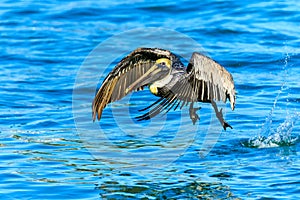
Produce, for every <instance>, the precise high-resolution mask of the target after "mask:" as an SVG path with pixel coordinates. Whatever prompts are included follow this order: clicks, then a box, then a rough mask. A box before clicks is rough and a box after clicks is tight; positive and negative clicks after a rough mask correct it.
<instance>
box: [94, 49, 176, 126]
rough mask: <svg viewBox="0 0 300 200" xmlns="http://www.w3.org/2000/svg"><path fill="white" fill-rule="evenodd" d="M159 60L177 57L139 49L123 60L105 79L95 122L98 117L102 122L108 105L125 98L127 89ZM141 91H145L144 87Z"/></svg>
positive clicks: (168, 52)
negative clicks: (103, 112)
mask: <svg viewBox="0 0 300 200" xmlns="http://www.w3.org/2000/svg"><path fill="white" fill-rule="evenodd" d="M159 58H169V59H170V60H171V61H172V60H173V59H176V56H175V55H174V54H172V53H171V52H170V51H167V50H164V49H158V48H138V49H136V50H134V51H133V52H131V53H130V54H129V55H128V56H126V57H125V58H123V59H122V60H121V61H120V62H119V63H118V64H117V65H116V67H115V68H114V69H113V70H112V71H111V72H110V73H109V74H108V76H107V77H106V78H105V79H104V81H103V83H102V85H101V87H100V89H99V90H98V92H97V94H96V96H95V98H94V101H93V105H92V111H93V120H95V118H96V115H97V118H98V120H100V118H101V115H102V111H103V109H104V108H105V107H106V105H107V104H108V103H110V102H114V101H117V100H119V99H121V98H123V97H124V96H125V95H126V92H125V90H126V88H128V87H129V86H130V85H131V84H132V83H134V82H135V81H136V80H137V79H138V78H139V77H141V76H142V75H143V74H145V73H146V72H147V71H148V70H149V69H150V68H151V67H152V66H153V64H154V63H155V61H156V60H157V59H159ZM139 89H143V86H142V87H141V88H139Z"/></svg>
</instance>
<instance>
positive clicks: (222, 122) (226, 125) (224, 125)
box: [211, 100, 232, 130]
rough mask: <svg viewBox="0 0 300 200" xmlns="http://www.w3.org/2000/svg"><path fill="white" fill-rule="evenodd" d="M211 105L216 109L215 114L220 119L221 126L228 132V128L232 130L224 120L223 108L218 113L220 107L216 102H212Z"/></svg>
mask: <svg viewBox="0 0 300 200" xmlns="http://www.w3.org/2000/svg"><path fill="white" fill-rule="evenodd" d="M211 105H212V106H213V107H214V110H215V113H216V116H217V118H218V119H219V121H220V123H221V125H222V126H223V128H224V130H226V128H227V127H229V128H231V129H232V126H230V125H229V124H228V123H227V122H226V121H225V120H224V118H223V113H222V110H223V108H221V109H220V111H218V106H217V104H216V102H214V101H213V100H212V101H211Z"/></svg>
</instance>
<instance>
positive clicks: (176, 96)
mask: <svg viewBox="0 0 300 200" xmlns="http://www.w3.org/2000/svg"><path fill="white" fill-rule="evenodd" d="M145 86H149V89H150V92H151V93H152V94H154V95H156V96H158V97H160V98H159V99H158V100H157V101H156V102H154V103H153V104H151V105H150V106H148V107H146V108H144V109H142V110H140V111H146V113H145V114H143V115H141V116H138V117H137V119H138V120H148V119H150V118H152V117H154V116H156V115H158V114H159V113H161V112H163V111H164V112H165V113H167V112H168V111H169V110H171V109H174V110H176V109H177V108H180V109H182V108H183V107H184V106H188V105H189V106H190V107H189V113H190V118H191V120H192V122H193V124H195V123H196V121H197V120H199V119H200V118H199V116H198V115H197V114H196V111H197V110H199V109H200V108H194V106H193V105H194V103H195V102H205V103H211V104H212V106H213V108H214V110H215V113H216V117H217V118H218V119H219V121H220V123H221V125H222V126H223V128H224V129H225V130H226V128H227V127H230V128H232V127H231V126H230V125H229V124H228V123H227V122H226V121H225V120H224V118H223V114H222V109H220V110H218V107H217V104H216V101H223V102H226V100H227V99H228V100H229V101H230V105H231V109H232V110H234V107H235V98H236V97H235V95H236V91H235V87H234V82H233V78H232V75H231V74H230V73H229V72H228V71H227V70H226V69H225V68H224V67H222V66H221V65H220V64H218V63H217V62H216V61H214V60H212V59H211V58H209V57H207V56H205V55H203V54H200V53H197V52H194V53H193V55H192V57H191V59H190V61H189V64H188V65H187V67H185V66H184V65H183V63H182V62H181V61H180V58H179V57H178V56H176V55H175V54H173V53H172V52H170V51H168V50H164V49H159V48H138V49H136V50H134V51H133V52H131V53H130V54H129V55H128V56H126V57H125V58H123V59H122V60H121V61H120V62H119V63H118V64H117V65H116V67H115V68H114V69H113V70H112V71H111V72H110V73H109V74H108V76H107V77H106V78H105V80H104V81H103V83H102V85H101V87H100V89H99V90H98V92H97V94H96V96H95V98H94V101H93V105H92V111H93V120H95V119H96V117H97V119H98V120H100V118H101V116H102V112H103V109H104V108H105V107H106V105H107V104H109V103H111V102H114V101H117V100H119V99H121V98H123V97H124V96H126V95H127V94H128V93H130V92H133V91H139V90H142V89H143V88H144V87H145Z"/></svg>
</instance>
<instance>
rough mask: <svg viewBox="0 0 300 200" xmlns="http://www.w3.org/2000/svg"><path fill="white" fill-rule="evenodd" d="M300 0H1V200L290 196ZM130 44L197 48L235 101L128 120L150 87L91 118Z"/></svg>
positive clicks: (299, 72) (299, 73) (294, 192)
mask: <svg viewBox="0 0 300 200" xmlns="http://www.w3.org/2000/svg"><path fill="white" fill-rule="evenodd" d="M299 10H300V3H299V2H298V1H296V0H283V1H278V2H275V1H274V2H273V1H269V2H268V1H267V2H261V1H251V2H250V1H249V2H247V1H229V0H228V1H219V0H214V1H181V2H174V1H159V2H154V1H150V2H149V1H147V2H144V1H141V0H135V1H118V2H111V1H102V2H100V1H99V2H96V1H85V0H84V1H80V0H79V1H68V0H65V1H62V2H58V1H30V0H26V1H3V2H1V3H0V16H1V17H0V18H1V20H0V34H1V37H0V47H1V51H0V58H1V59H0V64H1V70H0V80H1V87H0V94H1V99H0V134H1V140H0V180H1V181H0V195H1V198H2V199H282V198H285V199H298V198H299V197H300V189H299V188H300V181H299V180H300V172H299V170H300V161H299V160H300V156H299V151H300V142H299V141H300V139H299V138H300V136H299V133H300V127H299V122H298V121H299V119H300V106H299V105H300V104H299V101H300V99H299V95H298V94H299V93H300V83H299V77H300V68H299V67H298V66H299V64H300V56H299V55H300V54H299V53H300V52H299V46H300V29H299V21H300V12H299ZM138 46H148V47H154V46H156V47H161V48H168V49H170V50H172V51H174V52H175V53H177V54H180V55H181V56H182V57H183V59H185V61H184V62H185V63H186V60H188V59H189V57H190V55H191V53H192V52H193V51H195V50H196V51H202V52H206V53H207V54H208V55H209V56H211V57H212V58H213V59H215V60H217V61H218V62H219V63H221V64H222V65H223V66H226V68H227V69H228V70H229V71H230V72H231V73H232V75H233V78H234V81H235V84H236V89H237V92H238V93H237V99H236V109H235V110H234V111H231V110H230V108H229V105H228V104H227V105H224V104H223V105H221V106H223V108H224V111H225V110H226V116H225V118H226V119H227V121H228V122H229V123H230V124H231V125H232V126H233V129H232V130H227V131H226V132H225V131H223V130H222V127H220V125H219V124H218V122H217V121H215V117H214V115H213V111H212V109H211V106H210V105H206V104H203V105H202V104H200V105H201V107H202V109H201V110H200V117H201V121H200V122H199V124H198V125H195V126H192V123H191V121H190V119H189V116H188V113H187V109H183V110H182V112H180V111H176V112H170V113H169V114H168V115H164V116H157V117H156V118H154V119H153V120H152V121H150V122H136V121H135V120H134V117H136V116H138V115H139V114H140V113H139V112H138V110H139V109H141V108H144V107H145V105H148V104H150V103H151V102H154V101H155V100H156V98H155V97H154V96H152V95H151V94H150V93H149V91H147V90H146V91H142V92H140V93H137V94H133V95H131V96H129V97H127V98H125V99H123V100H122V101H120V102H116V103H114V104H113V105H111V106H108V107H107V108H106V109H105V110H104V113H103V119H102V120H101V122H100V123H99V122H95V123H93V122H92V119H91V109H90V108H91V101H92V99H93V96H94V94H95V91H96V88H97V87H99V85H100V84H101V81H102V80H103V78H104V77H105V75H106V74H107V73H108V72H109V71H110V70H111V69H112V68H113V66H114V65H115V64H116V63H117V62H118V61H119V60H120V59H121V58H122V57H123V56H125V55H126V54H127V53H129V52H130V51H132V50H133V49H135V48H136V47H138Z"/></svg>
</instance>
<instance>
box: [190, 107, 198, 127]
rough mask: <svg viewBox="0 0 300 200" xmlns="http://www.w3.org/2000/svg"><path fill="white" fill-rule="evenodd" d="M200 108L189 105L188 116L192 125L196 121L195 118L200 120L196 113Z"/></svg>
mask: <svg viewBox="0 0 300 200" xmlns="http://www.w3.org/2000/svg"><path fill="white" fill-rule="evenodd" d="M200 109H201V107H199V108H193V104H191V105H190V110H189V111H190V118H191V120H192V122H193V124H194V125H195V123H196V122H197V120H200V117H199V115H198V114H197V113H196V112H197V111H198V110H200Z"/></svg>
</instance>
